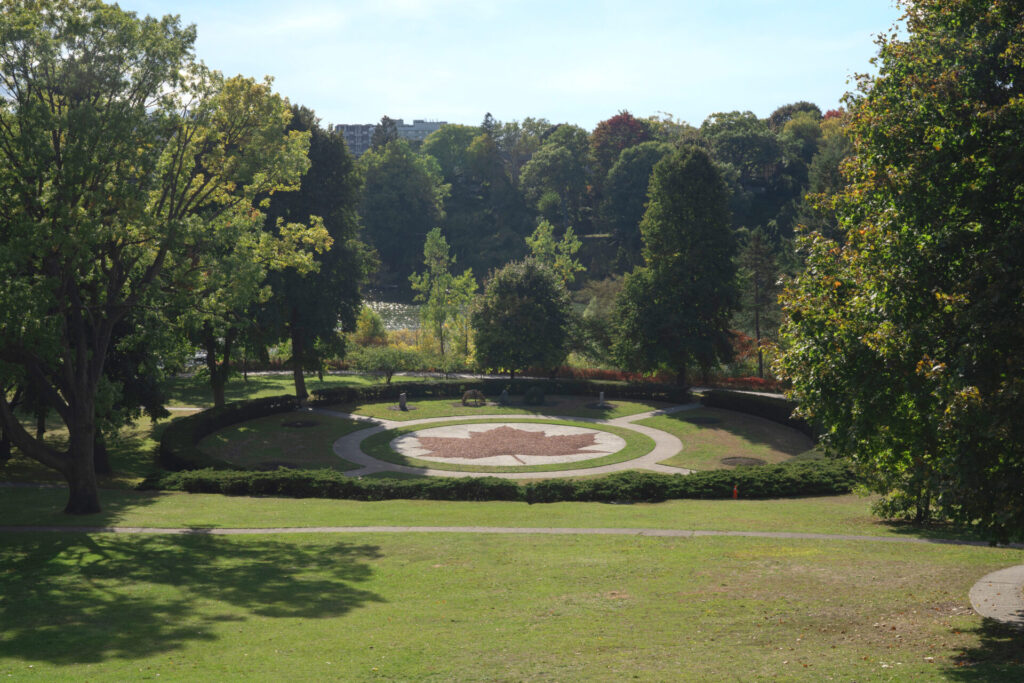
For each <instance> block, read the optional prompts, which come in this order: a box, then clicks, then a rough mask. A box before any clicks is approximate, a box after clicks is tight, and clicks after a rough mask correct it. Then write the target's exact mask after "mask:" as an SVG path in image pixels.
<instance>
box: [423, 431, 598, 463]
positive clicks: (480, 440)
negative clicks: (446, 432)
mask: <svg viewBox="0 0 1024 683" xmlns="http://www.w3.org/2000/svg"><path fill="white" fill-rule="evenodd" d="M418 440H419V442H420V447H421V448H424V449H426V450H428V451H431V453H430V455H432V456H433V457H435V458H468V459H471V460H479V459H482V458H491V457H494V456H496V455H512V456H515V455H538V456H545V455H546V456H557V455H575V454H576V453H579V452H580V451H581V450H583V449H584V448H586V447H588V446H595V445H597V441H596V440H595V439H594V434H565V435H559V436H546V435H545V434H544V432H528V431H526V430H524V429H516V428H514V427H507V426H502V427H498V428H496V429H491V430H488V431H486V432H470V434H469V438H468V439H466V438H450V437H433V436H421V437H418Z"/></svg>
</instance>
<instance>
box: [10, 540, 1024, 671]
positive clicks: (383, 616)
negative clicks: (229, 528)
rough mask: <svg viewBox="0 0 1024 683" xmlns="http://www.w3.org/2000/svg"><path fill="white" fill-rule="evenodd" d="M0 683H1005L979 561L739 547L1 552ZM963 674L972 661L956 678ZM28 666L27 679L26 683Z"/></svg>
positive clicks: (270, 544)
mask: <svg viewBox="0 0 1024 683" xmlns="http://www.w3.org/2000/svg"><path fill="white" fill-rule="evenodd" d="M2 539H3V543H2V544H0V588H2V591H0V621H2V623H4V624H5V633H4V638H3V639H2V640H0V675H4V674H9V675H11V676H13V677H21V676H23V675H26V674H29V673H33V674H35V675H36V676H39V677H42V678H45V679H55V678H62V679H68V680H126V679H136V678H140V677H147V678H148V677H156V675H157V674H160V677H161V678H171V679H195V678H199V677H203V678H208V677H213V676H218V677H220V678H222V679H228V680H231V679H241V678H252V679H264V680H269V679H274V680H314V679H315V680H323V679H326V680H339V679H343V680H371V679H378V678H386V679H397V680H423V679H436V680H495V679H503V680H535V679H548V680H623V679H631V678H634V677H635V678H639V679H642V680H678V679H680V678H684V679H689V680H716V679H742V680H760V679H784V680H823V679H827V678H829V677H832V678H833V679H838V680H947V679H948V678H949V677H956V678H962V679H964V680H1019V679H1020V678H1021V677H1022V676H1024V668H1022V665H1021V663H1020V661H1021V655H1022V646H1021V642H1020V640H1019V639H1017V640H1013V639H1010V638H1008V637H1007V634H1005V633H1001V632H999V631H998V630H997V629H993V627H992V626H991V625H990V624H986V623H985V622H983V621H982V620H981V619H980V618H979V617H977V616H975V615H974V614H973V613H972V612H971V610H970V609H969V605H968V603H967V597H966V596H967V591H968V589H969V587H970V586H971V584H972V583H973V582H974V581H975V580H976V579H977V578H978V577H980V576H982V575H984V574H985V573H987V572H989V571H992V570H994V569H996V568H998V567H1002V566H1006V565H1007V564H1012V563H1013V562H1015V561H1018V560H1019V553H1017V552H1014V551H1008V550H1003V549H992V548H962V547H942V546H914V547H905V548H900V549H899V551H898V552H893V548H892V547H891V546H888V545H886V544H877V543H865V542H835V541H833V542H828V543H820V542H814V541H798V540H794V541H780V540H774V539H773V540H764V539H745V538H702V539H668V538H638V537H587V536H568V537H544V536H516V537H498V536H474V535H457V534H442V535H435V534H429V535H427V534H424V535H416V534H403V535H387V534H379V535H373V534H371V535H358V536H356V535H343V534H342V535H310V536H302V537H296V536H283V535H277V536H275V535H267V536H257V537H216V538H214V537H203V536H190V537H180V536H166V537H164V536H158V537H153V536H149V537H146V536H131V537H126V536H108V535H92V536H89V535H82V536H77V535H74V536H72V535H43V536H31V535H13V534H7V535H4V536H3V537H2ZM960 664H970V666H958V665H960ZM29 666H31V667H33V668H32V669H31V670H29Z"/></svg>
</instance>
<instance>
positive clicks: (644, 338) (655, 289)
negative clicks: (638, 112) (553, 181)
mask: <svg viewBox="0 0 1024 683" xmlns="http://www.w3.org/2000/svg"><path fill="white" fill-rule="evenodd" d="M727 195H728V193H727V190H726V187H725V183H724V181H723V180H722V177H721V175H720V173H719V172H718V170H717V169H716V168H715V166H714V164H713V162H712V161H711V159H710V158H709V157H708V155H707V154H706V153H705V152H703V151H701V150H699V149H696V148H685V149H683V150H680V151H678V152H676V153H674V154H672V155H671V156H668V157H665V158H664V159H662V160H661V161H659V162H658V163H657V165H655V167H654V173H653V175H652V177H651V184H650V190H649V195H648V196H649V202H648V207H647V212H646V213H645V214H644V218H643V222H642V223H641V224H640V230H641V232H642V234H643V239H644V261H645V264H646V265H645V266H644V267H642V268H637V269H635V270H634V271H633V272H632V273H630V274H629V275H627V276H626V279H625V282H624V283H623V289H622V291H621V292H620V294H619V297H618V300H617V304H616V319H617V324H616V330H615V335H614V337H615V341H614V345H613V354H614V355H615V357H616V358H617V359H618V361H619V363H620V364H621V365H622V366H623V367H626V368H628V369H630V370H639V371H651V370H659V369H666V370H670V371H672V372H674V373H675V374H676V378H677V381H678V382H679V383H680V384H682V385H685V384H686V383H687V370H688V368H689V367H692V366H693V365H697V366H699V367H701V368H709V367H710V366H712V365H713V364H714V363H716V362H719V361H722V360H728V359H729V358H730V357H731V354H732V347H731V344H730V341H731V335H730V332H729V318H730V316H731V314H732V311H733V310H734V309H735V307H736V284H735V277H736V267H735V265H734V263H733V258H734V256H735V249H736V246H735V241H734V238H733V236H732V232H731V231H730V229H729V213H728V211H729V210H728V196H727Z"/></svg>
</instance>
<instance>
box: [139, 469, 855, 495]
mask: <svg viewBox="0 0 1024 683" xmlns="http://www.w3.org/2000/svg"><path fill="white" fill-rule="evenodd" d="M854 483H855V478H854V471H853V467H852V465H850V464H849V463H845V462H840V461H834V460H819V461H811V462H794V463H785V464H782V465H761V466H757V467H739V468H737V469H735V470H711V471H705V472H695V473H693V474H687V475H682V474H658V473H653V472H637V471H631V472H621V473H616V474H612V475H608V476H605V477H601V478H595V479H551V480H547V481H540V482H530V483H527V484H523V485H520V484H517V483H516V482H515V481H513V480H509V479H499V478H497V477H461V478H453V477H424V478H422V479H386V478H381V479H375V478H366V479H361V478H354V477H348V476H345V475H344V474H342V473H340V472H337V471H335V470H287V469H278V470H276V471H273V472H254V471H245V472H242V471H230V470H215V469H204V470H192V471H184V472H174V473H165V474H158V475H154V476H152V477H150V478H149V479H147V480H145V481H144V482H142V484H140V485H139V487H138V488H139V489H141V490H162V491H186V492H188V493H219V494H226V495H234V496H285V497H292V498H336V499H348V500H361V501H379V500H395V499H412V500H448V501H491V500H504V501H521V502H526V503H555V502H599V503H656V502H660V501H664V500H672V499H680V498H701V499H716V498H731V497H732V494H733V487H734V486H735V487H737V488H738V490H739V497H740V498H744V499H765V498H794V497H804V496H827V495H837V494H844V493H849V492H850V491H851V490H852V488H853V485H854Z"/></svg>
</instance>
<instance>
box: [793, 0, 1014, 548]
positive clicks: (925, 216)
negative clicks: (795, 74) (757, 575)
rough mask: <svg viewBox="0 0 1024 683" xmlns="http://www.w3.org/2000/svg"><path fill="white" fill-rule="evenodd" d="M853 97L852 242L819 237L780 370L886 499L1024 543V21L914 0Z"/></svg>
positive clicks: (811, 245)
mask: <svg viewBox="0 0 1024 683" xmlns="http://www.w3.org/2000/svg"><path fill="white" fill-rule="evenodd" d="M906 6H907V14H906V32H905V33H900V32H893V33H892V34H891V35H888V36H883V37H882V38H881V39H880V53H879V59H878V62H879V64H880V69H879V72H878V75H877V76H875V77H865V78H864V79H863V80H862V83H861V87H860V92H859V94H857V95H854V96H852V97H851V98H850V100H849V102H848V104H849V105H850V107H851V110H850V116H851V118H850V127H849V129H848V130H849V134H850V137H851V139H852V140H853V144H854V156H853V158H852V159H851V162H850V165H849V167H848V170H849V173H850V180H851V184H850V185H849V186H848V188H847V189H846V190H845V191H844V192H843V193H842V194H841V195H840V197H839V200H838V202H837V209H838V215H839V217H840V227H841V229H842V230H843V232H844V238H845V239H844V241H843V242H841V243H840V242H837V241H835V240H830V239H827V238H825V237H822V236H817V235H810V236H807V237H806V238H805V239H804V241H803V246H804V248H805V249H806V250H807V254H808V256H807V268H806V270H805V272H804V273H803V274H802V275H801V276H800V277H799V278H798V280H797V281H796V283H795V284H794V285H793V286H792V287H791V288H789V289H788V290H787V292H786V310H787V312H788V315H789V321H788V323H787V324H786V325H785V327H784V341H785V342H786V349H787V350H786V353H785V356H784V358H783V361H782V363H781V370H782V371H784V373H785V375H786V376H788V377H789V378H791V380H792V382H793V396H794V397H795V398H796V399H797V400H798V401H799V403H800V410H801V412H802V413H803V414H804V415H806V416H807V417H809V418H810V419H813V420H815V421H816V422H818V423H819V424H820V425H821V427H822V429H823V431H824V434H825V439H826V444H827V446H828V448H829V450H830V451H832V452H834V453H838V454H841V455H845V456H848V457H851V458H854V459H855V460H856V461H857V462H858V463H860V464H861V465H862V467H863V472H864V475H865V477H866V480H867V482H868V483H869V485H870V486H871V487H872V488H873V489H874V490H875V491H878V492H880V493H883V494H885V495H886V496H887V498H886V502H887V505H886V506H884V507H883V511H886V512H889V513H899V512H906V513H909V514H910V515H912V516H914V517H916V518H917V519H918V520H922V521H923V520H925V519H927V518H928V517H929V516H930V515H931V514H932V513H933V512H936V511H937V512H938V513H940V514H941V515H943V516H948V517H952V518H954V519H956V520H959V521H962V522H965V523H974V524H977V525H978V526H979V527H981V528H983V529H984V530H985V531H987V532H988V533H989V534H990V536H991V538H992V539H994V540H1008V539H1021V538H1024V466H1022V465H1024V421H1022V420H1021V419H1020V415H1021V413H1022V412H1024V398H1022V397H1024V345H1022V344H1021V338H1022V336H1024V322H1022V321H1024V303H1022V302H1024V222H1022V220H1021V216H1022V215H1024V165H1022V164H1021V155H1020V149H1021V145H1022V140H1024V137H1022V130H1024V128H1022V125H1021V122H1022V121H1024V60H1022V58H1021V55H1022V54H1024V25H1022V23H1021V6H1020V3H1016V2H988V1H984V0H919V1H915V2H913V3H912V4H911V3H907V5H906Z"/></svg>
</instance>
